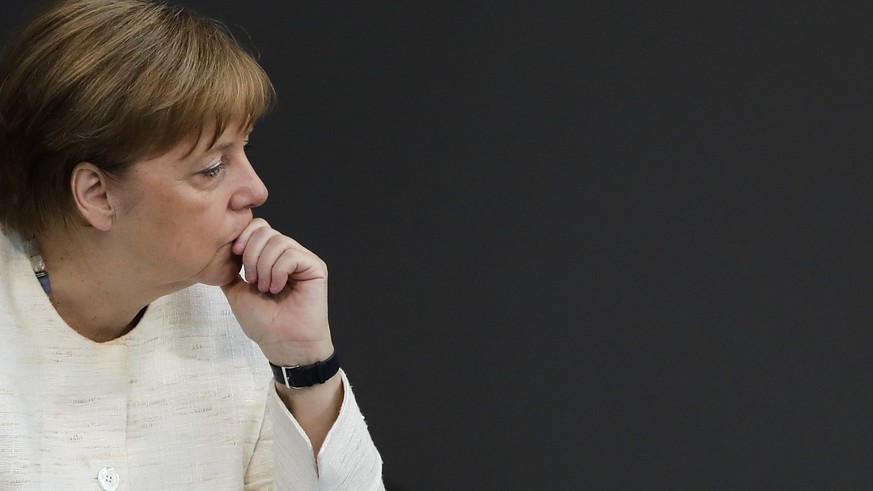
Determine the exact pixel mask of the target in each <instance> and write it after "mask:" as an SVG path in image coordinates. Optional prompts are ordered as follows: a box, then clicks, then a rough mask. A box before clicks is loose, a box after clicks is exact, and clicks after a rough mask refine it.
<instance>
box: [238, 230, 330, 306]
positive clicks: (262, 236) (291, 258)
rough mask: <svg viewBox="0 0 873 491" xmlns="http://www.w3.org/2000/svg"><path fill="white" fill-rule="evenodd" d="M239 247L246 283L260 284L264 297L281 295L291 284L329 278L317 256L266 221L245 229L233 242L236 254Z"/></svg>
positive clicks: (325, 268)
mask: <svg viewBox="0 0 873 491" xmlns="http://www.w3.org/2000/svg"><path fill="white" fill-rule="evenodd" d="M238 246H239V247H241V248H242V250H241V251H240V253H241V255H242V262H243V266H244V268H245V278H246V281H247V282H248V283H250V284H253V283H255V282H257V288H258V291H260V292H262V293H266V292H270V293H279V292H280V291H282V289H283V288H285V285H287V284H288V281H290V280H294V281H305V280H312V279H319V278H327V266H326V265H325V264H324V262H322V261H321V259H319V258H318V256H316V255H315V254H313V253H312V252H310V251H309V250H307V249H306V248H305V247H303V246H301V245H300V244H299V243H298V242H297V241H295V240H294V239H292V238H290V237H287V236H285V235H282V234H281V233H279V232H278V231H276V230H274V229H273V228H271V227H270V226H269V225H268V224H267V222H265V221H263V220H260V223H257V224H254V223H253V224H252V225H250V226H249V227H246V229H245V230H244V231H243V233H242V234H240V237H239V238H238V239H237V240H236V241H235V242H234V245H233V248H234V252H237V247H238Z"/></svg>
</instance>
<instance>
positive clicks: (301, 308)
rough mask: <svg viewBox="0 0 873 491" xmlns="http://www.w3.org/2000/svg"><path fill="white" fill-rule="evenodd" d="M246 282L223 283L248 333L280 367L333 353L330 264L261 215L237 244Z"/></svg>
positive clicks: (306, 361) (309, 361) (244, 232)
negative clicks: (328, 307)
mask: <svg viewBox="0 0 873 491" xmlns="http://www.w3.org/2000/svg"><path fill="white" fill-rule="evenodd" d="M232 250H233V253H234V254H238V255H240V256H242V263H243V267H244V268H245V276H246V281H247V282H248V283H246V281H243V280H242V278H240V277H236V279H234V280H233V281H232V282H231V283H229V284H227V285H225V286H223V287H222V290H223V291H224V294H225V296H226V297H227V300H228V302H229V303H230V307H231V309H233V313H234V315H235V316H236V318H237V320H238V321H239V323H240V326H242V329H243V331H244V332H245V334H246V335H247V336H248V337H249V338H251V339H252V340H253V341H255V342H256V343H258V345H259V346H260V347H261V351H263V352H264V355H265V356H266V357H267V359H268V360H270V361H271V362H273V363H274V364H276V365H295V364H301V365H305V364H310V363H315V362H316V361H320V360H324V359H325V358H327V357H328V356H330V354H331V353H333V343H332V342H331V338H330V328H329V325H328V320H327V265H325V264H324V262H323V261H322V260H321V259H319V258H318V256H316V255H315V254H313V253H312V252H310V251H309V250H307V249H306V248H304V247H303V246H301V245H300V244H299V243H298V242H297V241H295V240H294V239H292V238H290V237H287V236H285V235H282V234H281V233H279V232H277V231H276V230H274V229H273V228H272V227H270V225H269V224H268V223H267V222H266V221H264V220H262V219H260V218H256V219H254V220H252V222H251V223H250V224H249V225H248V226H247V227H246V228H245V230H243V231H242V233H241V234H240V236H239V237H238V238H237V239H236V240H235V241H234V243H233V248H232Z"/></svg>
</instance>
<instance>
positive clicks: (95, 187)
mask: <svg viewBox="0 0 873 491" xmlns="http://www.w3.org/2000/svg"><path fill="white" fill-rule="evenodd" d="M108 185H109V178H108V177H107V176H106V174H105V173H104V172H103V171H102V170H100V168H99V167H97V166H96V165H94V164H91V163H88V162H80V163H78V164H76V166H75V167H73V173H72V175H71V176H70V187H71V191H72V193H73V201H74V202H75V203H76V209H78V210H79V214H80V215H82V218H84V219H85V221H86V222H88V223H89V224H90V225H91V226H92V227H94V228H95V229H97V230H100V231H101V232H106V231H108V230H109V229H110V228H112V224H113V223H114V222H115V207H114V206H113V203H112V200H111V199H110V198H109V186H108Z"/></svg>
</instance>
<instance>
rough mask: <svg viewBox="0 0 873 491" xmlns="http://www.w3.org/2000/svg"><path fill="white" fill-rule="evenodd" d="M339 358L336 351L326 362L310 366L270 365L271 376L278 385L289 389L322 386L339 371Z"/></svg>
mask: <svg viewBox="0 0 873 491" xmlns="http://www.w3.org/2000/svg"><path fill="white" fill-rule="evenodd" d="M339 367H340V366H339V358H337V356H336V351H334V352H333V354H332V355H330V356H329V357H327V359H326V360H323V361H319V362H316V363H313V364H312V365H303V366H301V365H293V366H290V367H280V366H278V365H273V364H272V363H270V368H272V369H273V376H274V377H276V381H278V382H279V383H280V384H282V385H284V386H285V387H288V388H289V389H303V388H306V387H312V386H313V385H316V384H323V383H325V382H327V380H328V379H329V378H331V377H333V376H334V375H336V372H338V371H339Z"/></svg>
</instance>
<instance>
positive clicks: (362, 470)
mask: <svg viewBox="0 0 873 491" xmlns="http://www.w3.org/2000/svg"><path fill="white" fill-rule="evenodd" d="M135 281H136V279H135V278H131V283H133V282H135ZM342 377H343V384H344V389H345V397H344V400H343V405H342V408H341V410H340V415H339V418H338V420H337V422H336V423H335V424H334V426H333V428H332V429H331V431H330V433H329V434H328V436H327V439H326V440H325V442H324V444H323V446H322V448H321V450H320V452H319V455H318V464H316V459H315V458H314V457H313V455H312V447H311V444H310V442H309V440H308V439H307V437H306V435H305V434H304V433H303V431H302V430H301V429H300V427H299V425H298V424H297V422H296V421H295V420H294V418H293V416H291V414H290V413H289V412H288V411H287V409H286V408H285V406H284V405H283V404H282V402H281V401H280V400H279V397H278V395H277V394H276V391H275V387H274V385H273V383H272V375H271V373H270V370H269V367H268V366H267V363H266V360H265V359H264V357H263V354H262V353H261V352H260V350H259V349H258V348H257V346H256V345H255V344H254V343H252V342H251V341H250V340H249V339H248V338H246V337H245V335H244V334H243V333H242V331H241V330H240V328H239V326H238V325H237V323H236V319H235V318H234V316H233V314H232V312H231V311H230V308H229V306H228V304H227V302H226V300H225V299H224V295H223V294H222V293H221V290H220V289H218V288H214V287H207V286H202V285H198V286H194V287H191V288H188V289H186V290H183V291H181V292H178V293H176V294H173V295H169V296H166V297H163V298H160V299H158V300H157V301H155V302H154V303H153V304H152V305H150V306H149V308H148V309H147V311H146V312H145V315H144V316H143V318H142V320H141V321H140V323H139V324H138V325H137V327H136V328H135V329H133V330H132V331H131V332H130V333H128V334H127V335H125V336H123V337H121V338H119V339H116V340H113V341H110V342H107V343H95V342H93V341H90V340H88V339H86V338H84V337H82V336H80V335H79V334H78V333H76V332H75V331H73V330H72V329H70V328H69V327H68V326H67V325H66V324H65V323H64V322H63V320H62V319H61V318H60V316H58V315H57V312H56V311H55V310H54V308H53V307H52V305H51V303H50V302H49V299H48V297H47V296H46V295H45V294H44V293H43V291H42V289H41V287H40V285H39V282H38V281H37V280H36V278H35V277H34V275H33V272H32V271H31V269H30V264H29V261H28V259H27V257H26V256H25V255H24V253H23V250H22V247H21V243H20V241H19V240H18V239H16V238H15V236H14V235H12V234H10V236H9V237H6V236H4V235H3V234H2V233H0V489H2V490H27V491H32V490H61V489H63V490H68V489H69V490H76V491H78V490H92V489H93V490H99V489H101V488H100V485H99V483H98V480H97V476H98V474H99V473H100V470H101V469H103V468H104V467H112V468H114V469H115V471H116V472H117V473H118V476H119V477H120V486H119V488H118V489H119V490H120V491H128V490H162V491H164V490H167V491H169V490H188V491H190V490H209V491H220V490H242V489H245V490H263V489H276V490H283V491H284V490H316V489H321V490H327V489H331V490H333V489H337V490H339V489H343V490H369V489H384V487H383V485H382V478H381V472H382V470H381V466H382V461H381V458H380V456H379V453H378V451H377V450H376V448H375V446H374V445H373V442H372V440H371V439H370V435H369V433H368V431H367V427H366V424H365V422H364V419H363V417H362V416H361V413H360V411H359V409H358V406H357V404H356V403H355V399H354V395H353V394H352V391H351V388H350V387H349V385H348V380H347V379H346V377H345V374H344V373H343V374H342Z"/></svg>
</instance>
